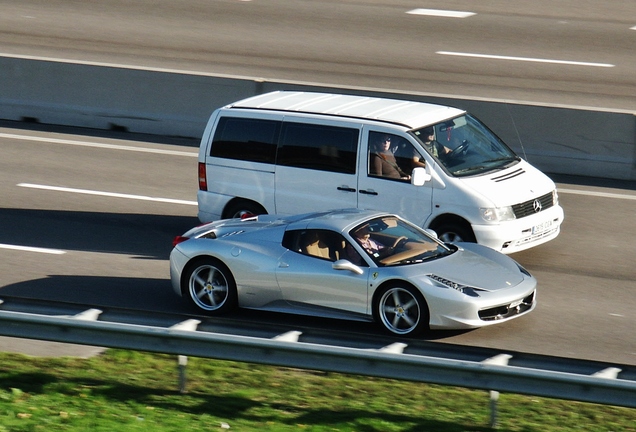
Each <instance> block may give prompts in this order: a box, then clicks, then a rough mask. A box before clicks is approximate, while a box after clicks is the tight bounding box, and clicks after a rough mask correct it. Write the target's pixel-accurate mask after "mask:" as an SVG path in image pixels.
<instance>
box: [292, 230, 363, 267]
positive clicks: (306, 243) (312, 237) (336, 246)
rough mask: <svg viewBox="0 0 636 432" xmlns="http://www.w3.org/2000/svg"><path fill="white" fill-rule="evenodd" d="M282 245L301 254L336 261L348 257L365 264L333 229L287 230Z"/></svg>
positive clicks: (356, 262)
mask: <svg viewBox="0 0 636 432" xmlns="http://www.w3.org/2000/svg"><path fill="white" fill-rule="evenodd" d="M283 247H285V248H287V249H289V250H292V251H294V252H298V253H300V254H303V255H308V256H311V257H316V258H320V259H325V260H329V261H338V260H340V259H348V260H349V261H351V262H352V263H354V264H358V265H366V263H365V262H364V260H363V259H362V258H361V257H360V255H359V254H358V252H356V251H355V250H354V249H353V248H352V247H351V245H350V244H349V243H348V242H347V241H346V240H345V239H344V237H343V236H342V235H341V234H339V233H337V232H334V231H329V230H321V229H304V230H290V231H287V232H286V233H285V235H284V237H283Z"/></svg>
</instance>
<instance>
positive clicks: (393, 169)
mask: <svg viewBox="0 0 636 432" xmlns="http://www.w3.org/2000/svg"><path fill="white" fill-rule="evenodd" d="M391 140H392V138H391V136H389V135H381V137H380V140H379V142H376V144H375V151H374V152H373V153H371V154H370V160H369V173H370V174H372V175H376V176H381V177H389V178H394V179H402V180H410V179H411V176H410V175H409V174H407V173H405V172H404V171H402V169H401V168H400V167H399V166H398V164H397V161H396V160H395V155H394V154H393V152H392V151H391Z"/></svg>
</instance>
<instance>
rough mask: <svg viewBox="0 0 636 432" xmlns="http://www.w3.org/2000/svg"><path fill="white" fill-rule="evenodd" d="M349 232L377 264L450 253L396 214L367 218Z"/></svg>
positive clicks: (415, 261) (428, 257)
mask: <svg viewBox="0 0 636 432" xmlns="http://www.w3.org/2000/svg"><path fill="white" fill-rule="evenodd" d="M349 235H350V236H351V237H352V238H353V239H354V240H355V241H356V242H357V243H358V245H359V246H360V247H361V248H362V249H363V250H364V251H365V252H366V253H367V255H369V256H370V257H371V259H372V260H373V262H375V263H376V264H377V265H379V266H388V265H405V264H416V263H421V262H424V261H429V260H433V259H437V258H440V257H442V256H446V255H449V254H451V253H453V250H451V249H450V248H448V247H446V246H445V245H444V244H442V243H441V242H439V241H437V240H436V239H434V238H433V237H432V236H431V235H429V234H428V233H427V232H426V231H424V230H422V229H420V228H418V227H416V226H414V225H411V224H410V223H407V222H405V221H403V220H402V219H400V218H398V217H395V216H385V217H379V218H375V219H372V220H370V221H367V222H365V223H363V224H361V225H358V226H357V227H355V228H354V229H352V230H351V231H349Z"/></svg>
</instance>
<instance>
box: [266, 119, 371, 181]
mask: <svg viewBox="0 0 636 432" xmlns="http://www.w3.org/2000/svg"><path fill="white" fill-rule="evenodd" d="M359 135H360V132H359V131H358V129H354V128H347V127H337V126H324V125H318V124H309V123H295V122H283V128H282V131H281V139H280V145H279V148H278V155H277V164H278V165H284V166H290V167H297V168H308V169H314V170H320V171H331V172H338V173H344V174H355V172H356V157H357V152H358V140H359Z"/></svg>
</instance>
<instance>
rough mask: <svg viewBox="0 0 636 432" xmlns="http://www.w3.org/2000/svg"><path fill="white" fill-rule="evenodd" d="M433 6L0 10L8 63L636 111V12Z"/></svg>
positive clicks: (607, 3)
mask: <svg viewBox="0 0 636 432" xmlns="http://www.w3.org/2000/svg"><path fill="white" fill-rule="evenodd" d="M425 4H426V7H427V8H430V9H433V10H434V11H433V12H426V11H422V10H421V9H418V8H422V7H423V6H422V2H420V1H410V0H408V1H407V0H397V1H396V0H390V1H389V0H346V1H341V0H312V1H298V0H267V1H264V0H252V1H249V0H243V1H239V0H227V1H209V0H182V1H178V2H175V1H171V0H152V1H150V0H140V1H134V2H127V1H122V0H102V1H100V2H78V1H75V2H69V1H65V0H48V1H46V2H44V1H41V0H21V1H20V2H16V1H12V0H0V10H2V14H0V53H5V54H12V55H26V56H39V57H49V58H55V59H63V60H68V61H80V60H81V61H91V62H102V63H106V64H119V65H130V66H139V67H155V68H165V69H174V70H180V71H195V72H207V73H216V74H230V75H241V76H248V77H262V78H266V79H274V80H283V81H290V80H293V81H309V82H316V83H324V84H330V85H334V84H335V85H342V86H347V87H351V86H361V87H372V88H381V89H390V90H400V91H411V92H422V93H428V94H431V93H433V94H444V95H451V96H469V97H482V98H495V99H501V100H519V101H529V102H540V103H550V104H568V105H579V106H589V107H602V108H613V109H624V110H630V111H633V110H634V107H636V74H635V73H634V71H635V70H636V56H635V55H634V53H635V48H636V2H634V1H625V0H603V1H601V0H592V1H586V2H581V1H578V0H562V1H558V2H555V1H551V0H535V1H532V2H510V1H506V0H492V1H488V2H474V1H469V0H456V1H449V0H444V1H441V0H431V1H427V2H425ZM440 11H441V12H440ZM464 12H465V13H464ZM423 13H424V14H423ZM431 14H432V15H431ZM449 15H450V16H449ZM458 16H460V17H458Z"/></svg>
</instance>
